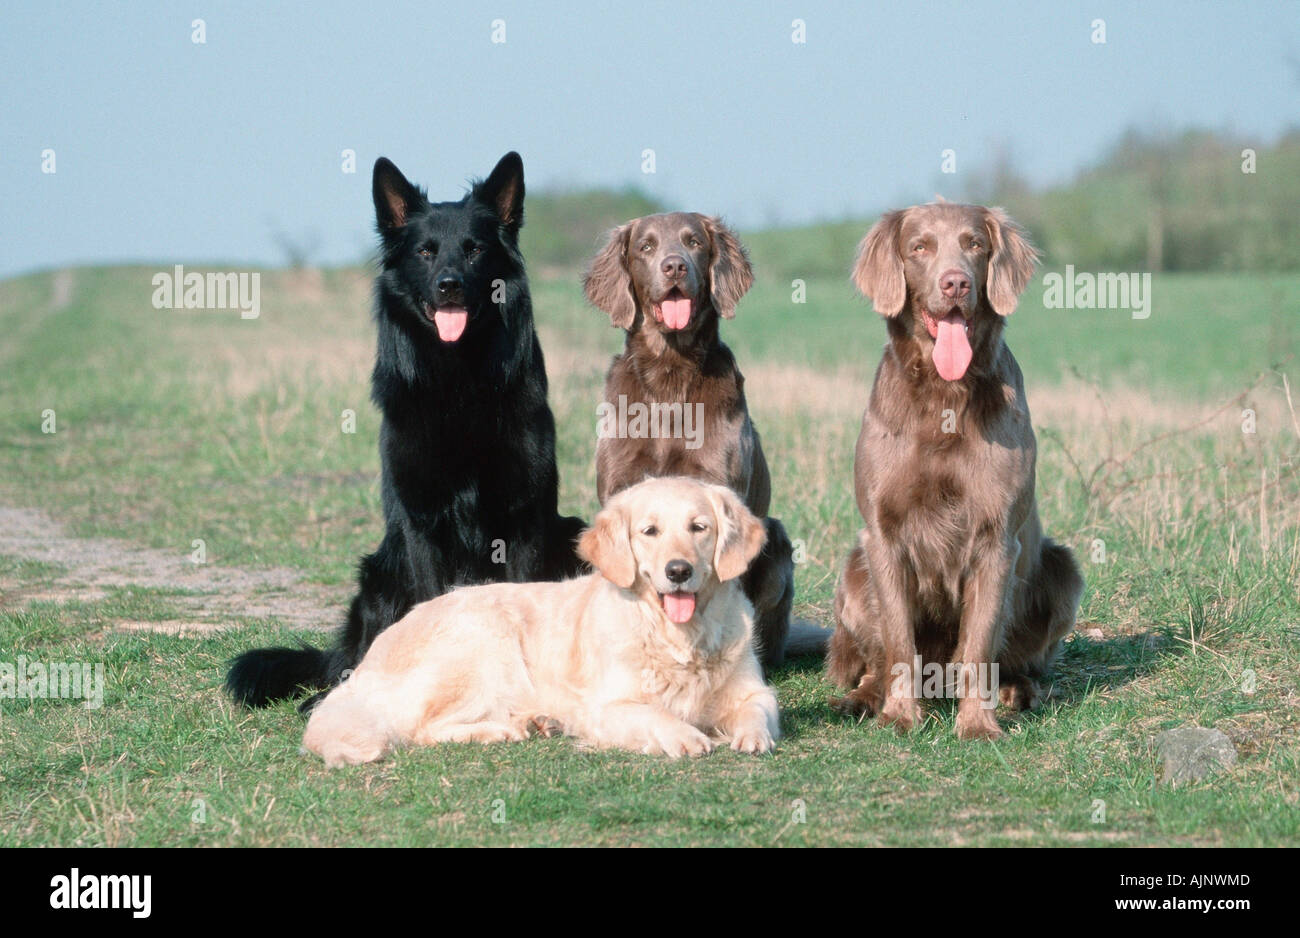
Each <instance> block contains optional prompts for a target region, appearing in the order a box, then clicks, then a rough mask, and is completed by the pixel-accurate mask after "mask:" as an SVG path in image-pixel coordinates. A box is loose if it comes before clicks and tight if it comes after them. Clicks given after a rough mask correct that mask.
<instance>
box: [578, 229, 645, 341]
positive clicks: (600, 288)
mask: <svg viewBox="0 0 1300 938" xmlns="http://www.w3.org/2000/svg"><path fill="white" fill-rule="evenodd" d="M632 225H633V222H628V223H627V224H626V225H623V226H621V227H619V228H615V229H614V230H613V231H611V232H610V233H609V241H608V242H607V243H606V244H605V246H604V247H603V248H601V251H600V253H599V254H597V255H596V257H595V259H594V260H592V262H591V266H589V267H588V268H587V273H586V274H585V275H584V276H583V278H582V289H583V290H584V291H585V292H586V294H587V299H588V300H589V301H590V302H591V305H592V306H594V307H596V308H597V309H599V310H602V311H603V312H605V313H608V314H609V321H610V322H611V323H613V324H614V325H615V326H618V328H620V329H630V328H632V322H633V320H635V319H636V299H635V298H634V297H633V296H632V277H631V276H630V275H629V274H628V272H627V241H628V236H629V235H631V233H632Z"/></svg>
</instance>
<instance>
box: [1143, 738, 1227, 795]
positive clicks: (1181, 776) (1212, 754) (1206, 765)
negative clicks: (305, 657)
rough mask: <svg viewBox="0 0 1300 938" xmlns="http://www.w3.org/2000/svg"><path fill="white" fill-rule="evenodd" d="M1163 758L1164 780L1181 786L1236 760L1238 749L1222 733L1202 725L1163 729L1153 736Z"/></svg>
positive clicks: (1220, 769) (1216, 771) (1212, 773)
mask: <svg viewBox="0 0 1300 938" xmlns="http://www.w3.org/2000/svg"><path fill="white" fill-rule="evenodd" d="M1155 746H1156V752H1157V753H1159V754H1160V757H1161V758H1162V759H1163V760H1164V781H1165V782H1167V783H1168V784H1170V785H1181V784H1183V783H1185V782H1194V781H1198V780H1200V779H1202V778H1206V777H1207V776H1210V775H1214V774H1216V773H1218V772H1221V771H1223V770H1224V769H1226V768H1228V767H1230V766H1232V765H1233V764H1234V763H1236V761H1237V748H1236V747H1235V746H1234V745H1233V744H1232V740H1230V739H1229V738H1228V737H1227V736H1226V735H1225V734H1224V733H1223V732H1221V731H1220V730H1215V729H1208V728H1206V727H1203V726H1183V727H1179V728H1178V729H1176V730H1165V731H1164V732H1163V733H1161V734H1160V735H1159V736H1157V737H1156V739H1155Z"/></svg>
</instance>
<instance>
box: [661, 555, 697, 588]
mask: <svg viewBox="0 0 1300 938" xmlns="http://www.w3.org/2000/svg"><path fill="white" fill-rule="evenodd" d="M693 572H694V571H693V570H692V569H691V565H690V564H689V563H687V562H686V561H685V560H670V561H668V564H667V566H665V567H664V576H666V577H668V580H669V582H671V583H685V582H686V581H687V580H689V579H690V578H691V573H693Z"/></svg>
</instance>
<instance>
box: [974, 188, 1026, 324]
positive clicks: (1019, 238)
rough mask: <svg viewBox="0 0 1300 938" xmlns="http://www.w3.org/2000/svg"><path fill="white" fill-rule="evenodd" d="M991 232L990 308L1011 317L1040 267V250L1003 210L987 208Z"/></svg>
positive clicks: (988, 225) (985, 215) (1000, 314)
mask: <svg viewBox="0 0 1300 938" xmlns="http://www.w3.org/2000/svg"><path fill="white" fill-rule="evenodd" d="M984 225H985V227H986V228H988V232H989V246H990V248H991V250H990V253H989V282H988V287H987V288H986V289H987V290H988V294H989V305H990V306H992V307H993V311H994V312H995V313H997V314H998V315H999V316H1010V315H1011V314H1012V313H1014V312H1015V311H1016V303H1017V302H1019V300H1020V294H1021V293H1023V292H1024V289H1025V285H1026V284H1027V283H1029V278H1030V277H1032V276H1033V275H1034V267H1035V266H1036V265H1037V264H1038V251H1036V250H1035V249H1034V246H1033V245H1032V244H1030V243H1029V239H1028V238H1027V237H1025V233H1024V231H1022V230H1021V228H1020V226H1019V225H1017V224H1016V223H1015V222H1013V221H1012V220H1011V216H1009V215H1008V214H1007V213H1006V212H1005V211H1003V210H1002V209H1000V208H986V209H984Z"/></svg>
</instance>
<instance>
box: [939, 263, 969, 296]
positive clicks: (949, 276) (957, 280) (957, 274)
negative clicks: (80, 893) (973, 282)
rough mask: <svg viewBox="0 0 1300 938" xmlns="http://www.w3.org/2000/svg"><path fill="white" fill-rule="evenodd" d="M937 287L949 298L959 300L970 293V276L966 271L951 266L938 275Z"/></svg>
mask: <svg viewBox="0 0 1300 938" xmlns="http://www.w3.org/2000/svg"><path fill="white" fill-rule="evenodd" d="M939 289H940V290H942V291H943V295H944V296H946V297H948V299H950V300H959V299H961V298H962V297H964V296H966V295H967V294H968V293H970V277H968V276H966V272H965V271H962V270H958V269H957V268H955V267H954V268H953V269H952V270H945V271H944V272H943V273H942V274H940V275H939Z"/></svg>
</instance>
